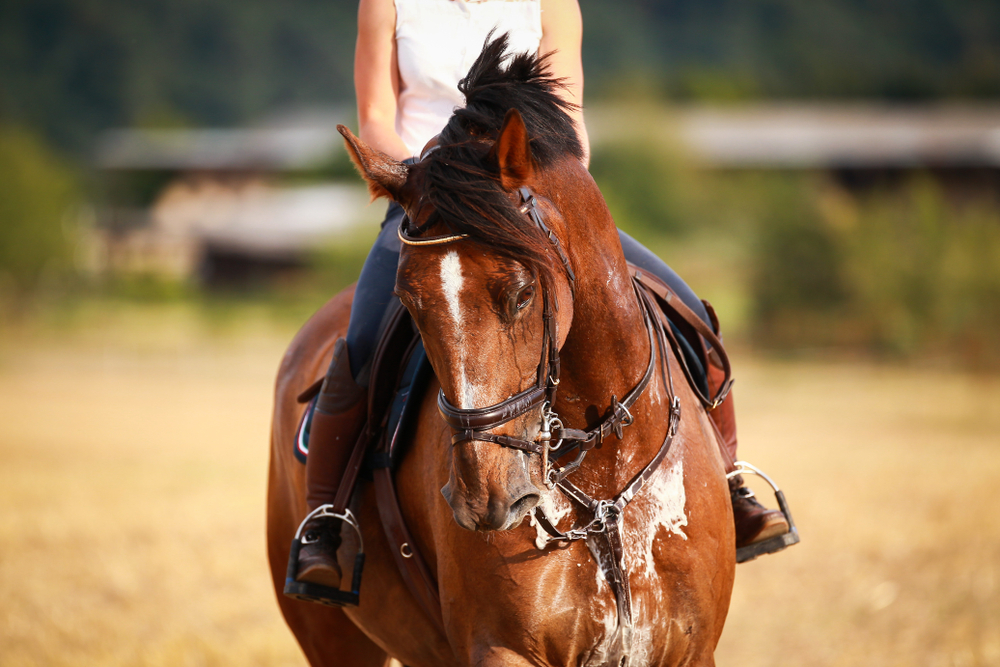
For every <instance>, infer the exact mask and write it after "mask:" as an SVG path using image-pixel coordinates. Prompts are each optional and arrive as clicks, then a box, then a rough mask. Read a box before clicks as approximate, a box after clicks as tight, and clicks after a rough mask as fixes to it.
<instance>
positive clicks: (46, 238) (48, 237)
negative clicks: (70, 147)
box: [0, 126, 78, 297]
mask: <svg viewBox="0 0 1000 667" xmlns="http://www.w3.org/2000/svg"><path fill="white" fill-rule="evenodd" d="M77 197H78V190H77V183H76V180H75V178H74V176H73V174H72V172H71V171H70V170H69V169H68V168H67V167H66V166H65V165H64V164H63V163H61V162H60V161H59V159H58V158H56V156H55V155H54V154H53V153H52V152H50V151H49V150H48V149H47V148H46V146H45V145H43V144H42V143H41V142H40V141H39V140H38V139H36V138H35V137H34V136H32V135H30V134H28V133H27V132H25V131H22V130H18V129H13V128H7V127H2V126H0V292H8V293H9V294H11V295H12V296H14V297H20V296H23V295H24V294H25V293H27V292H29V291H30V290H32V289H33V288H35V287H37V286H38V285H39V284H40V283H41V282H43V281H44V280H46V279H54V278H56V277H58V276H59V275H61V274H62V273H63V272H65V271H66V270H67V269H69V268H70V267H71V265H72V254H73V239H72V238H71V237H72V228H73V224H72V223H71V222H70V221H71V219H72V216H73V215H75V213H76V209H75V206H74V204H76V202H77Z"/></svg>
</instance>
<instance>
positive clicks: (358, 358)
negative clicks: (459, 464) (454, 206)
mask: <svg viewBox="0 0 1000 667" xmlns="http://www.w3.org/2000/svg"><path fill="white" fill-rule="evenodd" d="M403 215H404V213H403V208H402V207H401V206H400V205H399V204H397V203H395V202H392V203H390V204H389V210H388V211H387V212H386V216H385V220H384V221H383V222H382V230H381V231H380V232H379V235H378V238H377V239H376V240H375V245H374V246H372V249H371V251H370V252H369V253H368V258H367V259H366V260H365V264H364V267H363V268H362V269H361V275H360V276H359V277H358V286H357V288H356V290H355V292H354V303H353V304H352V305H351V320H350V323H349V324H348V327H347V349H348V352H349V354H350V361H351V371H352V373H353V375H354V377H355V380H357V381H358V383H359V384H362V385H367V381H368V378H367V375H368V374H367V373H366V372H363V371H364V370H365V366H366V365H367V363H368V361H369V359H370V358H371V354H372V351H373V350H374V348H375V343H376V341H377V340H378V333H379V330H380V328H381V325H382V318H383V316H384V314H385V312H386V310H387V307H388V305H389V302H390V301H391V300H392V299H395V298H396V297H395V296H394V295H393V290H394V288H395V285H396V267H397V265H398V264H399V249H400V243H399V236H398V235H397V234H396V230H397V229H398V227H399V223H400V221H401V220H402V218H403ZM618 236H619V238H620V239H621V244H622V250H623V251H624V252H625V259H627V260H628V261H630V262H632V263H633V264H635V265H636V266H638V267H639V268H640V269H643V270H645V271H649V272H650V273H652V274H653V275H655V276H656V277H658V278H659V279H660V280H662V281H664V282H665V283H667V285H669V286H670V288H671V289H672V290H673V291H674V292H675V293H676V294H677V296H679V297H680V298H681V301H683V302H684V304H685V305H686V306H687V307H688V308H690V309H691V310H693V311H694V312H695V313H696V314H697V315H698V317H700V318H701V319H702V320H704V321H705V322H706V323H707V324H708V325H709V326H710V327H711V326H712V323H711V320H710V319H709V317H708V311H706V310H705V306H704V304H702V302H701V300H700V299H699V298H698V297H697V296H696V295H695V293H694V291H692V289H691V288H690V287H688V285H687V283H685V282H684V281H683V280H681V277H680V276H679V275H677V273H675V272H674V270H673V269H671V268H670V267H669V266H667V265H666V264H665V263H664V262H663V260H662V259H660V258H659V257H657V256H656V255H654V254H653V253H652V252H650V251H649V250H648V249H647V248H646V247H645V246H643V245H642V244H641V243H639V242H638V241H636V240H635V239H633V238H632V237H631V236H629V235H628V234H626V233H625V232H623V231H621V230H618Z"/></svg>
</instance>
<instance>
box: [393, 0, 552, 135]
mask: <svg viewBox="0 0 1000 667" xmlns="http://www.w3.org/2000/svg"><path fill="white" fill-rule="evenodd" d="M395 3H396V58H397V61H398V63H399V79H400V92H399V100H398V104H397V108H396V132H397V133H398V134H399V136H400V138H401V139H402V140H403V143H404V144H406V147H407V148H408V149H409V150H410V153H411V154H412V155H419V153H420V151H421V149H423V147H424V144H426V143H427V142H428V141H429V140H430V138H431V137H433V136H434V135H436V134H437V133H438V132H440V131H441V129H442V128H444V126H445V124H446V123H447V122H448V119H449V118H450V117H451V114H452V112H453V111H454V110H455V107H460V106H462V105H463V104H464V103H465V100H464V99H463V97H462V93H460V92H458V82H459V81H460V80H461V79H462V77H464V76H465V75H466V74H467V73H468V71H469V68H470V67H471V66H472V63H473V62H475V60H476V57H478V56H479V53H480V51H482V49H483V44H484V43H485V41H486V36H487V35H488V34H489V32H490V30H493V29H494V28H495V29H496V33H495V35H500V34H502V33H504V32H506V33H509V35H510V40H509V47H508V48H509V52H511V53H523V52H529V53H537V52H538V45H539V44H540V43H541V40H542V12H541V2H540V0H483V1H481V2H465V1H464V0H395Z"/></svg>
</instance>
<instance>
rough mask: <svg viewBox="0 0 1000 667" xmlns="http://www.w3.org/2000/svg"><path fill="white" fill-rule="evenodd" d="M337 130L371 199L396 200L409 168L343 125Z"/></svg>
mask: <svg viewBox="0 0 1000 667" xmlns="http://www.w3.org/2000/svg"><path fill="white" fill-rule="evenodd" d="M337 131H338V132H340V133H341V134H342V135H344V145H345V146H346V147H347V154H348V155H350V156H351V162H353V163H354V166H355V167H357V169H358V172H360V173H361V176H362V177H364V179H365V181H367V182H368V192H370V193H371V195H372V201H375V200H376V199H378V198H379V197H389V198H390V199H392V200H393V201H396V202H398V201H399V196H400V192H401V191H402V189H403V185H404V184H405V183H406V176H407V174H408V173H409V171H410V168H409V167H408V166H407V165H405V164H403V163H402V162H399V161H398V160H394V159H392V158H391V157H389V156H388V155H386V154H385V153H383V152H381V151H377V150H375V149H374V148H372V147H371V146H369V145H368V144H366V143H365V142H363V141H361V140H360V139H358V138H357V137H356V136H354V134H353V133H352V132H351V131H350V130H349V129H347V128H346V127H344V126H343V125H338V126H337Z"/></svg>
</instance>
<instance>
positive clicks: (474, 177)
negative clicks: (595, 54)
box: [423, 33, 583, 276]
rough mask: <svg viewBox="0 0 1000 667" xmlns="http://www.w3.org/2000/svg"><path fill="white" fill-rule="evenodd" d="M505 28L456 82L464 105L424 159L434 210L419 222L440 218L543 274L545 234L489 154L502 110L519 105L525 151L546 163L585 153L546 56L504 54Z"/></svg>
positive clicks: (546, 248) (542, 165)
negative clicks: (525, 137) (526, 144)
mask: <svg viewBox="0 0 1000 667" xmlns="http://www.w3.org/2000/svg"><path fill="white" fill-rule="evenodd" d="M507 46H508V39H507V34H506V33H505V34H502V35H500V36H499V37H497V38H495V39H494V38H493V35H492V33H491V34H490V36H489V37H487V39H486V44H485V45H484V47H483V51H482V53H481V54H480V55H479V57H478V58H477V59H476V62H475V63H474V64H473V65H472V68H471V69H470V70H469V73H468V75H466V77H465V78H464V79H462V81H461V82H460V83H459V84H458V88H459V90H460V91H461V92H462V93H463V94H464V95H465V101H466V105H465V107H463V108H460V109H456V110H455V113H454V115H453V116H452V117H451V119H450V120H449V121H448V124H447V125H446V126H445V128H444V130H442V132H441V136H440V142H439V148H438V149H437V150H435V151H433V152H432V153H430V154H429V155H428V156H427V157H426V158H425V159H424V161H423V167H424V169H425V173H426V181H425V184H426V189H425V191H424V193H423V196H424V201H425V202H427V203H430V204H432V205H433V206H434V209H435V213H434V214H433V216H432V218H431V219H430V220H428V221H427V223H426V224H425V227H427V226H432V225H437V224H443V225H445V226H446V227H447V228H449V229H450V230H451V231H452V232H454V233H458V234H468V235H469V237H470V238H471V239H472V240H474V241H476V242H478V243H482V244H484V245H487V246H489V247H490V248H491V249H492V250H493V251H495V252H499V253H501V254H502V255H505V256H507V257H510V258H511V259H515V260H517V261H519V262H521V263H522V264H525V265H526V266H527V267H528V268H529V270H531V271H532V272H534V273H535V274H536V275H543V276H547V274H549V269H548V266H549V257H548V255H549V245H548V241H547V239H545V237H544V236H543V235H542V234H541V233H540V232H539V231H538V230H537V228H536V227H535V226H534V225H533V224H531V222H530V221H529V220H528V218H527V216H525V215H524V214H523V213H521V212H520V211H518V210H517V208H516V207H515V206H514V205H513V204H512V201H511V197H510V194H509V193H507V192H505V191H504V190H503V188H502V187H501V185H500V175H499V167H498V165H497V164H496V160H495V159H494V158H492V157H491V155H490V148H491V147H492V146H493V143H494V142H495V141H496V139H497V137H498V135H499V133H500V128H501V126H502V125H503V120H504V117H505V115H506V114H507V111H508V110H510V109H517V110H518V112H520V114H521V118H522V119H523V120H524V124H525V127H526V128H527V130H528V136H529V137H530V145H531V154H532V157H533V158H534V160H535V163H536V165H537V167H538V168H540V169H544V168H546V167H548V166H549V165H551V164H552V163H553V162H554V161H555V160H557V159H558V158H560V157H564V156H573V157H575V158H577V159H581V158H582V157H583V149H582V147H581V145H580V140H579V138H578V137H577V134H576V130H575V128H574V127H573V121H572V120H571V119H570V117H569V115H568V114H567V111H571V110H573V109H575V108H576V107H575V105H573V104H572V103H571V102H567V101H566V100H564V99H563V98H561V97H560V96H559V95H558V92H557V91H559V90H560V88H562V87H563V83H562V80H561V79H556V78H554V77H553V76H552V75H551V73H550V72H549V69H548V62H547V56H537V55H535V54H531V53H519V54H514V55H510V54H508V53H507Z"/></svg>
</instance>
